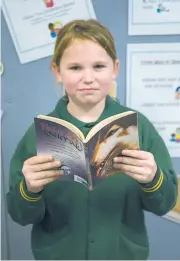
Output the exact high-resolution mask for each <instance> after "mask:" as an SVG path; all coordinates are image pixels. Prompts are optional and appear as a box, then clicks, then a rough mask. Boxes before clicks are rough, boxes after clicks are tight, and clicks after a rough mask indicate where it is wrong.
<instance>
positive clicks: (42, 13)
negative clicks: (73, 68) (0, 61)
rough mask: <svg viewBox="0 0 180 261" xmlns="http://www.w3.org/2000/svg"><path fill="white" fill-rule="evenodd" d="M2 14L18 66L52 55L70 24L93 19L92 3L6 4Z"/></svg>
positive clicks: (25, 0) (26, 0)
mask: <svg viewBox="0 0 180 261" xmlns="http://www.w3.org/2000/svg"><path fill="white" fill-rule="evenodd" d="M2 10H3V13H4V17H5V20H6V23H7V25H8V28H9V31H10V34H11V37H12V40H13V42H14V45H15V48H16V51H17V54H18V57H19V60H20V62H21V63H27V62H30V61H34V60H37V59H40V58H44V57H47V56H50V55H52V54H53V50H54V44H55V40H56V37H57V35H58V33H59V32H60V30H61V28H62V26H63V25H64V24H66V23H67V22H69V21H70V20H73V19H89V18H94V19H96V15H95V12H94V9H93V5H92V1H91V0H61V1H60V0H18V1H14V0H5V1H3V3H2Z"/></svg>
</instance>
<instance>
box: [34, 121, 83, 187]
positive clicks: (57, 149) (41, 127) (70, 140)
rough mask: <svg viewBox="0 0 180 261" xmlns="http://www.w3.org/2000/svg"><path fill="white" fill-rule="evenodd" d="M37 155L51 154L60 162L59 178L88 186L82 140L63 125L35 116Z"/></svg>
mask: <svg viewBox="0 0 180 261" xmlns="http://www.w3.org/2000/svg"><path fill="white" fill-rule="evenodd" d="M34 122H35V130H36V149H37V155H52V156H53V157H54V158H55V159H56V160H59V161H60V162H61V163H62V166H61V167H60V168H59V169H61V170H63V171H64V175H62V176H61V177H60V178H61V180H72V181H73V180H74V181H77V182H80V183H83V184H84V185H86V186H88V174H87V166H86V159H85V148H84V144H83V142H82V140H81V139H80V138H79V137H78V136H77V135H76V134H75V133H73V132H72V131H71V130H69V129H68V128H66V127H65V126H62V125H59V124H57V123H55V122H51V121H49V120H45V119H40V118H35V119H34Z"/></svg>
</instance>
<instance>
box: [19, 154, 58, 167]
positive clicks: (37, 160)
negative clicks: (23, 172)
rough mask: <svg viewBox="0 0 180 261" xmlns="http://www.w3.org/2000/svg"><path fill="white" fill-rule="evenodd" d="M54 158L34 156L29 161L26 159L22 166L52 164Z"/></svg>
mask: <svg viewBox="0 0 180 261" xmlns="http://www.w3.org/2000/svg"><path fill="white" fill-rule="evenodd" d="M53 161H54V158H53V157H52V156H34V157H31V158H29V159H27V160H26V161H25V162H24V165H35V164H41V163H46V162H53Z"/></svg>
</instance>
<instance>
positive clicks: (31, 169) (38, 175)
mask: <svg viewBox="0 0 180 261" xmlns="http://www.w3.org/2000/svg"><path fill="white" fill-rule="evenodd" d="M61 165H62V164H61V162H58V161H55V160H54V158H53V157H51V156H50V157H49V156H34V157H32V158H29V159H27V160H26V161H25V162H24V165H23V168H22V173H23V175H24V178H25V182H26V186H27V189H28V191H29V192H33V193H38V192H40V191H41V190H43V188H44V186H45V185H46V184H48V183H50V182H53V181H55V180H57V179H59V177H60V175H63V171H62V170H53V168H54V169H55V168H58V167H60V166H61Z"/></svg>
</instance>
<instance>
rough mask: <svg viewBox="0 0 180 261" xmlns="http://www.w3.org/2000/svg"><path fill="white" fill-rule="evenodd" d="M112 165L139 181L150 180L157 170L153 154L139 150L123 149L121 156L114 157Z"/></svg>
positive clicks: (146, 181) (145, 181)
mask: <svg viewBox="0 0 180 261" xmlns="http://www.w3.org/2000/svg"><path fill="white" fill-rule="evenodd" d="M114 167H115V168H118V169H119V170H120V171H122V172H124V173H126V174H127V175H129V176H131V177H132V178H134V179H135V180H137V181H138V182H139V183H149V182H151V181H152V180H153V179H154V177H155V174H156V171H157V165H156V162H155V160H154V156H153V154H151V153H150V152H147V151H139V150H123V151H122V156H121V157H117V158H115V159H114Z"/></svg>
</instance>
